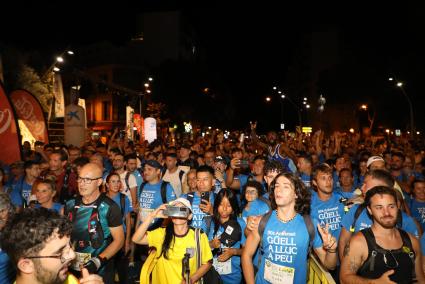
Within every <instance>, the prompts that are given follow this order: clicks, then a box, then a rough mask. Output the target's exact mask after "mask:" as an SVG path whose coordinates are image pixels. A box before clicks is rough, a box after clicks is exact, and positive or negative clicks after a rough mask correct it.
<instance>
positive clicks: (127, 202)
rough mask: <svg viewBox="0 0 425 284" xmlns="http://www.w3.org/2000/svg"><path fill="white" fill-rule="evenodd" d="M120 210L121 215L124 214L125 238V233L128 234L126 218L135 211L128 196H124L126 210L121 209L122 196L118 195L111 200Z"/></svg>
mask: <svg viewBox="0 0 425 284" xmlns="http://www.w3.org/2000/svg"><path fill="white" fill-rule="evenodd" d="M111 199H112V200H113V201H114V202H115V203H116V204H117V205H118V207H119V208H120V211H121V213H124V214H122V224H123V229H124V236H125V232H126V228H127V227H126V226H127V224H126V223H125V217H126V216H127V215H128V214H129V213H130V212H132V211H133V207H132V206H131V203H130V199H128V197H127V195H124V208H121V194H116V195H115V196H114V197H112V198H111Z"/></svg>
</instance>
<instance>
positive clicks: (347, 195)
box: [334, 186, 356, 199]
mask: <svg viewBox="0 0 425 284" xmlns="http://www.w3.org/2000/svg"><path fill="white" fill-rule="evenodd" d="M355 190H356V187H354V186H353V187H352V188H351V191H350V192H346V191H344V190H343V189H342V187H337V188H336V189H334V193H335V194H337V195H339V196H340V197H343V198H346V199H350V198H353V197H354V196H355V194H354V191H355Z"/></svg>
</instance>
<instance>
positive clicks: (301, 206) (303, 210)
mask: <svg viewBox="0 0 425 284" xmlns="http://www.w3.org/2000/svg"><path fill="white" fill-rule="evenodd" d="M280 177H285V178H287V179H288V180H289V181H290V182H291V184H292V186H293V187H294V191H295V195H296V196H297V199H296V200H295V211H296V212H297V213H299V214H301V215H306V214H310V203H311V202H310V201H311V192H310V190H309V189H307V188H306V187H305V185H304V183H303V182H302V181H301V179H300V178H299V177H298V176H296V175H295V174H293V173H290V172H283V173H280V174H278V175H277V176H276V178H275V179H274V180H273V182H272V184H271V186H270V190H271V191H270V201H271V205H272V209H273V210H274V209H276V208H277V205H276V200H275V196H274V189H275V185H276V181H277V179H278V178H280Z"/></svg>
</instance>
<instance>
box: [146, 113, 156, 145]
mask: <svg viewBox="0 0 425 284" xmlns="http://www.w3.org/2000/svg"><path fill="white" fill-rule="evenodd" d="M155 139H156V120H155V118H153V117H147V118H145V140H148V142H149V143H152V142H153V141H154V140H155Z"/></svg>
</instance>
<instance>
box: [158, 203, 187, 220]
mask: <svg viewBox="0 0 425 284" xmlns="http://www.w3.org/2000/svg"><path fill="white" fill-rule="evenodd" d="M189 214H190V210H189V208H186V207H178V206H172V205H167V206H166V209H165V210H164V215H165V216H168V217H177V218H187V217H188V216H189Z"/></svg>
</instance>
